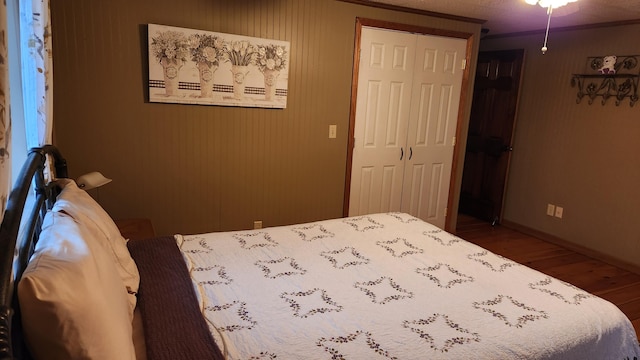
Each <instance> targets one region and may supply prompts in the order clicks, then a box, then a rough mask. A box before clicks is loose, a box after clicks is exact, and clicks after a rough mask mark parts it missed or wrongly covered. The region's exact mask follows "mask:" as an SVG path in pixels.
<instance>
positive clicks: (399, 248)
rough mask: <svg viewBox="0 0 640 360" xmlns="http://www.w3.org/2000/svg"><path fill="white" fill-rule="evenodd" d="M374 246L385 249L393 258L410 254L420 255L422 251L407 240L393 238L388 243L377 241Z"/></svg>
mask: <svg viewBox="0 0 640 360" xmlns="http://www.w3.org/2000/svg"><path fill="white" fill-rule="evenodd" d="M376 245H378V246H381V247H383V248H384V249H386V250H387V251H388V252H389V253H391V255H393V256H395V257H404V256H407V255H411V254H421V253H423V252H424V250H423V249H420V248H419V247H417V246H415V245H413V244H411V243H410V242H409V241H408V240H407V239H402V238H395V239H393V240H389V241H378V242H376Z"/></svg>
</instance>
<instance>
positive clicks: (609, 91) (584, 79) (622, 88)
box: [571, 74, 640, 106]
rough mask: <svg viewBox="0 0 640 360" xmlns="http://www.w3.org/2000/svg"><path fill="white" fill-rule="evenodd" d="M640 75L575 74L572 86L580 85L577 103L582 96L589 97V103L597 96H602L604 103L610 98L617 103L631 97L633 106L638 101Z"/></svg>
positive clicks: (630, 103) (630, 102)
mask: <svg viewBox="0 0 640 360" xmlns="http://www.w3.org/2000/svg"><path fill="white" fill-rule="evenodd" d="M639 78H640V75H631V74H616V75H585V74H573V78H571V86H572V87H576V86H577V87H578V98H577V99H576V103H578V104H579V103H580V102H581V101H582V98H584V97H585V96H586V97H588V99H589V101H588V103H589V105H591V104H592V103H593V101H594V100H595V99H596V98H597V97H602V101H601V103H602V105H604V104H606V102H607V100H609V98H614V99H615V104H616V105H620V103H621V102H622V101H623V100H624V99H625V98H629V105H630V106H633V105H634V104H635V103H636V101H638V79H639Z"/></svg>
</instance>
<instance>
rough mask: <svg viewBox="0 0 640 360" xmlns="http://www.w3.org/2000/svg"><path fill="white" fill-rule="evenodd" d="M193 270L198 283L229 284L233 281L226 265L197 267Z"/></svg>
mask: <svg viewBox="0 0 640 360" xmlns="http://www.w3.org/2000/svg"><path fill="white" fill-rule="evenodd" d="M193 271H194V272H193V277H194V279H196V280H197V281H198V285H219V284H223V285H228V284H230V283H231V282H232V281H233V280H232V279H231V278H229V276H228V275H227V272H226V270H225V268H224V266H219V265H213V266H205V267H196V268H194V269H193Z"/></svg>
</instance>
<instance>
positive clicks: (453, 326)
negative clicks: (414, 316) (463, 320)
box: [402, 314, 480, 352]
mask: <svg viewBox="0 0 640 360" xmlns="http://www.w3.org/2000/svg"><path fill="white" fill-rule="evenodd" d="M402 326H403V327H404V328H406V329H409V330H411V331H412V332H414V333H416V334H418V336H420V338H422V339H423V340H425V341H426V342H427V343H428V344H429V347H431V349H433V350H436V351H440V352H448V351H449V350H450V349H451V348H452V347H453V346H455V345H464V344H468V343H471V342H479V341H480V335H478V334H477V333H472V332H471V331H469V330H467V329H464V328H462V327H460V324H457V323H455V322H453V321H452V320H451V319H449V317H448V316H447V315H443V314H433V316H430V317H427V318H426V319H419V320H405V321H404V322H403V323H402Z"/></svg>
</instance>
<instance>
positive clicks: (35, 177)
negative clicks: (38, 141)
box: [0, 145, 68, 360]
mask: <svg viewBox="0 0 640 360" xmlns="http://www.w3.org/2000/svg"><path fill="white" fill-rule="evenodd" d="M47 160H48V161H47ZM46 164H51V165H52V166H49V168H50V170H49V171H51V172H53V174H49V175H50V176H47V177H45V174H46V173H47V170H46V168H47V167H46ZM66 177H68V173H67V162H66V160H65V159H64V158H63V157H62V155H61V154H60V151H59V150H58V149H57V148H56V147H54V146H52V145H45V146H43V147H40V148H33V149H31V150H30V151H29V154H28V157H27V160H26V162H25V164H24V165H23V167H22V170H21V171H20V174H19V175H18V178H17V180H16V182H15V185H14V187H13V189H12V190H11V193H10V194H9V198H8V200H7V205H6V210H5V213H4V219H3V220H2V224H1V225H0V281H1V282H0V359H3V360H4V359H29V358H31V357H30V355H29V351H28V350H27V347H26V344H25V342H24V340H23V336H22V326H21V322H20V308H19V306H18V299H17V295H16V293H17V292H16V291H15V290H16V285H17V283H18V281H19V279H20V277H21V276H22V273H23V272H24V270H25V268H26V266H27V264H28V262H29V258H30V257H31V255H32V254H33V250H34V247H35V244H36V242H37V241H38V237H39V234H40V230H41V226H42V220H43V218H44V215H45V214H46V212H47V210H49V209H51V208H52V207H53V204H54V202H55V199H56V197H57V195H58V193H59V190H60V188H59V187H58V185H57V183H56V181H55V179H58V178H66ZM47 178H50V179H53V180H52V181H47V180H46V179H47ZM32 191H33V195H34V201H33V202H32V203H29V204H27V199H28V197H29V193H31V192H32ZM25 206H27V207H28V206H31V207H30V208H25ZM23 216H24V218H25V219H24V221H22V219H23Z"/></svg>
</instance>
